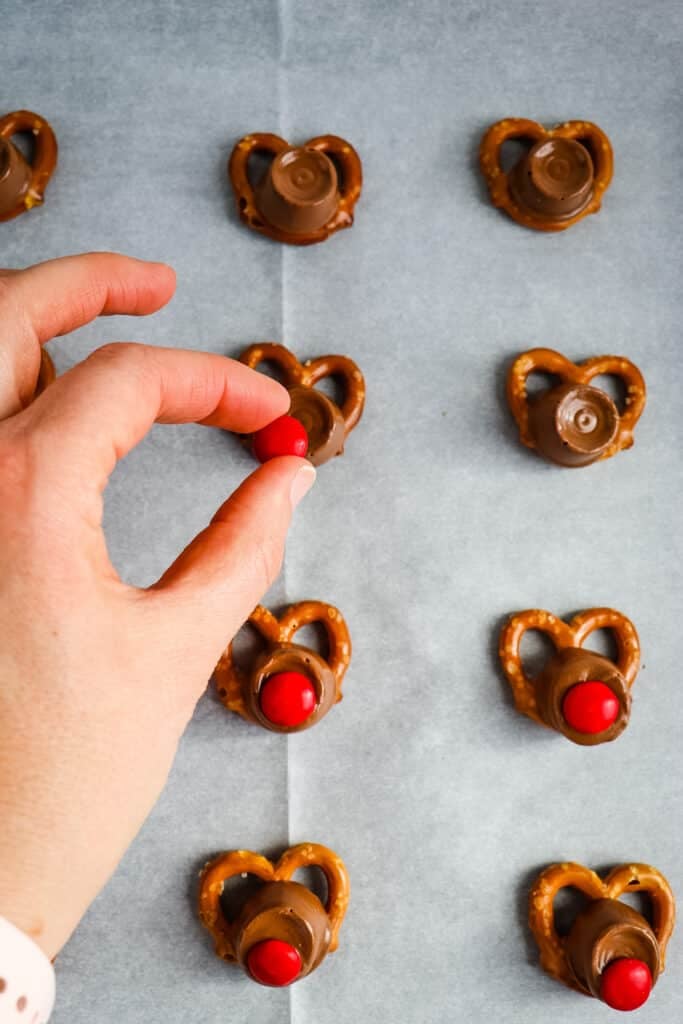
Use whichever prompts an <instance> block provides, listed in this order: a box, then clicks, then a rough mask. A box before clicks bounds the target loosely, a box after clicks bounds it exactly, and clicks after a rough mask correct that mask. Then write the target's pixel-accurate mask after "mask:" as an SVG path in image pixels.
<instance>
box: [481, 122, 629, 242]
mask: <svg viewBox="0 0 683 1024" xmlns="http://www.w3.org/2000/svg"><path fill="white" fill-rule="evenodd" d="M553 138H561V139H572V140H574V141H575V142H580V143H581V144H582V145H583V146H584V147H585V148H586V149H587V150H588V152H589V153H590V156H591V159H592V161H593V172H594V177H593V189H592V196H591V199H590V202H589V203H588V205H587V206H586V207H585V208H584V209H582V210H581V211H580V212H579V213H577V214H576V215H575V216H573V217H569V218H567V219H565V220H555V221H553V220H551V219H549V218H547V217H542V216H540V215H536V214H534V212H533V211H532V210H529V209H527V208H522V207H520V205H519V204H518V203H517V202H516V201H515V199H514V197H513V195H512V192H511V189H510V180H509V174H508V173H506V172H505V171H504V170H503V168H502V166H501V162H500V157H501V150H502V147H503V144H504V143H506V142H509V141H511V140H513V139H519V140H520V141H522V142H529V143H531V144H532V145H533V144H534V143H536V142H541V141H543V140H544V139H553ZM479 165H480V167H481V171H482V174H483V175H484V178H485V179H486V183H487V185H488V188H489V192H490V194H491V201H492V202H493V205H494V206H497V207H500V208H501V209H503V210H505V211H506V212H507V213H508V214H509V215H510V216H511V217H512V218H513V219H514V220H516V221H517V222H518V223H519V224H523V225H524V226H525V227H529V228H536V229H537V230H540V231H564V230H565V228H568V227H571V225H572V224H575V223H576V222H577V221H579V220H582V218H583V217H586V216H587V215H588V214H590V213H597V212H598V210H599V209H600V205H601V203H602V197H603V194H604V192H605V191H606V189H607V188H608V186H609V183H610V182H611V180H612V173H613V168H614V159H613V155H612V146H611V143H610V141H609V139H608V137H607V135H605V133H604V132H603V131H602V129H601V128H598V126H597V125H596V124H593V123H592V122H591V121H565V122H564V123H563V124H558V125H556V126H555V127H554V128H551V129H546V128H544V127H543V125H542V124H539V122H538V121H531V120H529V119H528V118H525V117H508V118H504V119H503V120H502V121H497V122H496V124H493V125H491V127H490V128H488V129H487V131H486V132H485V133H484V136H483V138H482V140H481V145H480V147H479Z"/></svg>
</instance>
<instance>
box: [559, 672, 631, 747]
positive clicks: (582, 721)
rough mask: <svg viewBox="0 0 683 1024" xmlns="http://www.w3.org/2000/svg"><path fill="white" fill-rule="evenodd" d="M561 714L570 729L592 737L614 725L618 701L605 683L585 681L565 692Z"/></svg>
mask: <svg viewBox="0 0 683 1024" xmlns="http://www.w3.org/2000/svg"><path fill="white" fill-rule="evenodd" d="M562 714H563V716H564V720H565V722H567V724H568V725H570V726H571V728H572V729H576V731H577V732H583V733H588V734H590V735H594V734H595V733H598V732H604V731H605V729H609V727H610V726H611V725H614V723H615V722H616V720H617V716H618V714H619V699H618V697H617V695H616V694H615V692H614V690H612V689H610V687H609V686H608V685H607V683H602V682H599V681H597V680H587V681H586V682H585V683H576V685H575V686H572V687H571V688H570V689H569V690H567V692H566V694H565V696H564V700H563V701H562Z"/></svg>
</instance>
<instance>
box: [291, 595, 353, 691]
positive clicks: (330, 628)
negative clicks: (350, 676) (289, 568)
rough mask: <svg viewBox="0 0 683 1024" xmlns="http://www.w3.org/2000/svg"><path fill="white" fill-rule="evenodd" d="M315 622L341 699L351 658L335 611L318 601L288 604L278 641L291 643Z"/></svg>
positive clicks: (344, 628) (341, 619) (344, 629)
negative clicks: (321, 632) (320, 627)
mask: <svg viewBox="0 0 683 1024" xmlns="http://www.w3.org/2000/svg"><path fill="white" fill-rule="evenodd" d="M316 622H319V623H321V625H323V626H324V627H325V633H326V635H327V643H328V647H329V651H328V654H327V657H326V659H325V660H326V661H327V663H328V665H329V666H330V668H331V669H332V672H333V674H334V678H335V680H336V684H337V700H338V701H339V700H341V684H342V680H343V678H344V674H345V672H346V670H347V668H348V666H349V660H350V658H351V636H350V634H349V629H348V626H347V625H346V622H345V620H344V616H343V615H342V614H341V612H340V611H339V609H338V608H335V607H334V606H333V605H331V604H325V603H324V602H322V601H300V602H299V603H298V604H294V605H292V606H291V607H290V608H288V609H287V611H286V612H285V613H284V615H283V616H282V618H281V619H280V630H281V634H280V635H281V637H282V640H283V641H285V642H287V643H291V642H292V639H293V637H294V635H295V634H296V633H298V631H299V630H300V629H303V627H304V626H310V625H313V623H316Z"/></svg>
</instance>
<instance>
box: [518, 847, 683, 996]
mask: <svg viewBox="0 0 683 1024" xmlns="http://www.w3.org/2000/svg"><path fill="white" fill-rule="evenodd" d="M567 887H570V888H573V889H578V890H579V891H580V892H582V893H583V894H584V895H586V896H587V897H588V898H589V900H590V901H591V903H590V904H589V905H588V907H587V909H586V910H585V911H583V912H582V914H581V915H579V917H580V918H581V920H579V919H577V920H576V921H575V922H574V924H573V926H572V928H571V930H570V932H569V933H568V934H567V935H559V934H558V932H557V928H556V925H555V916H554V901H555V898H556V896H557V894H558V892H559V891H560V890H561V889H564V888H567ZM634 892H645V893H647V894H648V895H649V896H650V898H651V900H652V921H651V923H647V922H646V921H645V920H644V919H642V917H641V915H639V914H637V913H636V912H635V911H634V910H633V909H632V908H631V907H630V906H628V904H624V903H618V904H617V905H616V906H615V905H613V904H611V903H610V904H605V902H604V901H606V900H609V901H619V899H620V897H621V896H623V895H624V894H625V893H634ZM597 901H601V902H600V903H597ZM675 916H676V907H675V901H674V896H673V893H672V891H671V887H670V886H669V883H668V882H667V880H666V879H665V878H664V876H663V875H662V874H661V873H660V872H659V871H657V870H656V869H655V868H653V867H650V866H649V865H647V864H620V865H618V866H617V867H615V868H614V869H613V870H612V871H610V872H609V874H608V875H607V876H606V877H605V879H604V880H603V879H602V878H600V877H599V875H597V874H596V873H595V871H591V870H590V869H588V868H586V867H583V865H581V864H573V863H563V864H552V865H550V866H549V867H547V868H545V870H544V871H542V872H541V874H540V875H539V876H538V878H537V879H536V880H535V882H534V883H533V886H532V888H531V891H530V893H529V926H530V928H531V931H532V933H533V936H534V939H535V940H536V944H537V946H538V949H539V952H540V959H541V966H542V967H543V969H544V970H545V971H547V972H548V974H550V975H552V976H553V977H554V978H557V980H558V981H561V982H563V984H565V985H568V986H569V987H570V988H573V989H576V991H578V992H583V993H584V994H586V995H594V996H598V997H599V996H600V980H601V978H600V976H601V974H602V973H604V971H605V968H607V967H608V966H609V963H610V962H614V961H615V960H617V959H621V958H624V957H626V956H631V957H633V955H634V952H633V951H634V948H640V949H642V950H643V959H646V960H647V961H648V966H649V968H650V970H651V973H652V976H653V977H652V980H653V982H655V981H656V980H657V977H658V976H659V975H660V974H661V973H662V971H663V970H664V967H665V961H666V949H667V945H668V942H669V939H670V937H671V933H672V931H673V927H674V922H675ZM620 947H622V948H620Z"/></svg>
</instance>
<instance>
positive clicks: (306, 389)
mask: <svg viewBox="0 0 683 1024" xmlns="http://www.w3.org/2000/svg"><path fill="white" fill-rule="evenodd" d="M239 358H240V362H242V363H244V364H245V365H246V366H249V367H251V369H252V370H254V369H256V367H257V366H259V365H260V364H261V363H271V364H272V365H274V366H275V367H276V368H277V370H278V372H279V375H280V378H281V380H282V383H283V384H284V385H285V387H286V388H287V389H288V390H289V392H290V397H291V410H290V412H291V415H292V416H294V417H295V418H297V419H299V420H300V421H301V422H302V423H303V425H304V427H305V428H306V432H307V434H308V439H309V449H308V458H309V459H310V461H311V462H312V463H313V464H314V465H321V464H322V463H323V462H326V461H327V460H328V459H329V458H331V457H333V456H334V455H339V454H341V453H342V452H343V450H344V442H345V440H346V438H347V437H348V436H349V434H350V433H351V431H352V430H353V429H354V427H355V426H356V425H357V423H358V421H359V420H360V418H361V416H362V414H363V407H364V405H365V379H364V377H363V374H362V373H361V371H360V368H359V367H358V366H357V365H356V363H354V361H353V360H352V359H349V357H348V356H335V355H328V356H320V357H319V358H318V359H309V360H308V361H307V362H305V363H300V362H299V360H298V359H297V358H296V356H295V355H294V353H293V352H290V350H289V349H288V348H285V346H284V345H277V344H275V343H274V342H259V343H257V344H255V345H249V347H248V348H246V349H245V350H244V352H242V354H241V355H240V357H239ZM325 377H335V378H336V379H337V380H339V381H340V382H341V384H342V387H343V390H344V398H343V401H342V404H341V406H337V405H336V403H335V402H333V401H332V399H331V398H329V397H328V396H327V395H326V394H325V393H324V392H322V391H319V390H318V389H316V388H315V385H316V384H317V383H318V382H319V381H321V380H323V379H324V378H325Z"/></svg>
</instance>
